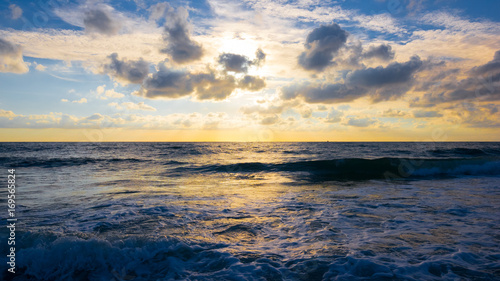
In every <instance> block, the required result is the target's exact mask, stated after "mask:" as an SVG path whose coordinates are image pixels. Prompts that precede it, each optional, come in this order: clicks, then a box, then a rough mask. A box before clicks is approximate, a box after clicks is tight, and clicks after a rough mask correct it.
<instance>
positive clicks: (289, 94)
mask: <svg viewBox="0 0 500 281" xmlns="http://www.w3.org/2000/svg"><path fill="white" fill-rule="evenodd" d="M423 64H424V62H422V61H421V60H420V58H419V57H417V56H415V57H412V58H411V59H410V60H409V61H407V62H404V63H398V62H395V63H391V64H389V65H388V66H386V67H381V66H380V67H376V68H365V69H360V70H355V71H352V72H350V73H349V74H348V75H347V77H346V79H345V82H344V83H332V84H328V83H324V84H320V85H311V84H302V85H296V84H294V85H291V86H288V87H284V88H283V89H282V98H283V99H285V100H289V99H294V98H297V97H301V98H302V99H304V101H306V102H308V103H340V102H349V101H353V100H355V99H357V98H360V97H362V96H369V97H370V98H371V100H372V101H373V102H380V101H384V100H390V99H395V98H397V97H400V96H401V95H403V94H404V93H406V92H407V91H408V90H409V89H410V88H411V86H412V84H413V80H414V77H413V75H414V74H415V73H416V72H417V71H419V70H420V69H421V68H422V66H423Z"/></svg>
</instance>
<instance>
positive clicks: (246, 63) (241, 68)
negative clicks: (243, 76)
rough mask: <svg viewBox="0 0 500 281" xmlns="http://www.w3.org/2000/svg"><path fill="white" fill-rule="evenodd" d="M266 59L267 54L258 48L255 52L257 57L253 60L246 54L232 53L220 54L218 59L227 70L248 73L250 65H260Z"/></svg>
mask: <svg viewBox="0 0 500 281" xmlns="http://www.w3.org/2000/svg"><path fill="white" fill-rule="evenodd" d="M265 59H266V54H265V53H264V52H263V51H262V49H257V51H256V52H255V59H254V60H253V61H251V60H250V59H249V58H248V57H246V56H242V55H238V54H231V53H223V54H221V55H219V58H218V60H217V61H218V63H220V64H221V65H222V66H223V67H224V70H225V71H233V72H236V73H247V72H248V68H249V67H250V66H252V65H256V66H260V65H261V64H262V63H264V61H265Z"/></svg>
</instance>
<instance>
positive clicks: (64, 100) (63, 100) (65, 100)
mask: <svg viewBox="0 0 500 281" xmlns="http://www.w3.org/2000/svg"><path fill="white" fill-rule="evenodd" d="M61 101H62V102H69V100H67V99H61Z"/></svg>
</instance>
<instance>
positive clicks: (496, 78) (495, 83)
mask: <svg viewBox="0 0 500 281" xmlns="http://www.w3.org/2000/svg"><path fill="white" fill-rule="evenodd" d="M468 74H469V77H467V78H465V79H462V80H460V81H455V80H452V81H449V82H446V83H434V84H431V85H430V86H428V87H427V88H426V89H428V91H429V93H426V94H425V95H423V96H422V97H419V98H416V99H414V100H413V101H412V102H411V103H410V106H412V107H430V106H434V105H436V104H440V103H447V102H455V101H463V100H476V101H498V100H500V51H497V52H496V53H495V55H494V58H493V60H492V61H490V62H488V63H486V64H483V65H480V66H477V67H474V68H472V69H471V70H470V71H469V72H468Z"/></svg>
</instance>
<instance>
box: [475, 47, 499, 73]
mask: <svg viewBox="0 0 500 281" xmlns="http://www.w3.org/2000/svg"><path fill="white" fill-rule="evenodd" d="M471 72H472V73H473V74H475V75H491V74H496V73H498V72H500V50H498V51H496V52H495V55H494V56H493V60H492V61H490V62H488V63H486V64H484V65H481V66H478V67H474V68H473V69H472V70H471Z"/></svg>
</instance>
